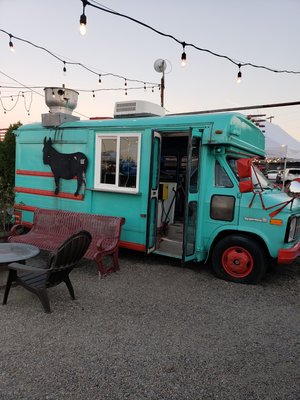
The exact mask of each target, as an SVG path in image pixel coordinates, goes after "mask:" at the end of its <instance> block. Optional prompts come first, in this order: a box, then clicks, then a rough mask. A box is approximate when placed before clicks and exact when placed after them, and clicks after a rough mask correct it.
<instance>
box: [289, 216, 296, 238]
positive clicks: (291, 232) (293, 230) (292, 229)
mask: <svg viewBox="0 0 300 400" xmlns="http://www.w3.org/2000/svg"><path fill="white" fill-rule="evenodd" d="M296 227H297V218H296V217H292V218H290V221H289V226H288V237H287V241H288V242H292V241H293V240H294V239H295V233H296Z"/></svg>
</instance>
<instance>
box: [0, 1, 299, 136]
mask: <svg viewBox="0 0 300 400" xmlns="http://www.w3.org/2000/svg"><path fill="white" fill-rule="evenodd" d="M103 1H104V3H100V2H99V1H98V2H96V1H92V0H90V3H93V4H96V5H101V6H102V7H105V8H108V9H111V10H114V11H116V12H118V13H121V14H125V15H127V16H129V17H131V18H134V19H136V20H139V21H141V22H143V23H145V24H147V25H149V26H151V27H152V28H154V29H156V30H158V31H160V32H162V33H165V34H167V35H171V36H173V37H174V38H176V39H178V41H179V42H186V43H191V44H193V45H195V46H197V47H200V48H202V49H208V50H210V51H211V52H214V53H217V54H220V55H224V56H227V57H229V58H231V59H232V60H234V61H235V62H237V63H252V64H255V65H261V66H265V67H268V68H271V69H275V70H279V69H280V70H292V71H297V72H300V55H299V49H298V46H297V45H298V42H299V37H300V24H299V16H300V0H284V1H283V0H264V1H261V0H251V1H249V0H226V1H224V0H209V1H207V0H186V1H182V0H164V1H161V0H152V1H146V0H126V1H124V0H103ZM81 14H82V2H81V0H51V1H49V0H26V1H24V0H0V30H4V31H6V32H8V33H10V34H12V35H13V36H15V37H19V38H21V39H24V40H27V41H29V42H31V43H33V44H34V45H36V46H41V47H44V48H45V49H47V50H48V51H50V52H51V53H53V54H55V55H56V56H57V57H58V58H60V59H62V60H65V61H67V62H75V63H81V64H83V65H84V66H85V67H87V68H89V69H91V70H93V71H94V72H96V73H91V72H89V71H88V70H86V69H85V68H81V67H79V66H78V65H69V64H67V65H66V68H67V71H66V74H64V73H63V66H64V65H63V63H62V62H61V61H60V60H58V59H56V58H55V57H53V56H51V55H50V54H49V53H47V52H46V51H43V50H41V49H38V48H36V47H34V46H32V45H30V44H28V43H25V42H23V41H19V40H17V39H16V38H14V37H13V38H12V41H13V44H14V47H15V52H11V51H10V50H9V45H8V44H9V36H8V35H7V34H5V33H4V32H2V31H0V92H1V94H0V128H7V127H8V126H9V125H10V124H13V123H16V122H18V121H21V123H22V124H27V123H32V122H39V121H40V120H41V114H42V113H47V112H48V107H47V106H46V104H45V101H44V91H43V88H44V87H60V86H62V85H63V84H64V85H65V87H67V88H70V89H75V90H78V91H79V97H78V106H77V108H76V110H75V113H74V114H76V113H77V114H76V115H78V116H80V117H81V119H87V118H89V117H111V116H113V113H114V106H115V103H116V102H118V101H128V100H147V101H150V102H153V103H156V104H160V100H161V99H160V91H159V90H158V88H157V85H158V84H159V83H160V81H161V77H162V75H161V73H158V72H156V71H155V70H154V67H153V65H154V62H155V60H157V59H164V60H166V64H167V69H166V72H165V92H164V106H165V109H166V112H167V113H180V112H190V111H202V110H211V109H220V108H231V107H244V106H257V105H264V104H275V103H286V102H295V101H300V74H287V73H275V72H270V71H267V70H265V69H261V68H253V67H250V66H244V67H242V68H241V72H242V81H241V83H239V84H238V83H237V82H236V77H237V73H238V67H237V66H236V65H235V64H234V63H232V62H230V61H228V60H227V59H225V58H223V57H217V56H214V55H212V54H210V53H209V52H205V51H199V50H196V49H195V48H193V47H191V46H186V48H185V52H186V56H187V65H186V66H185V67H184V68H183V67H182V66H181V63H180V61H181V60H180V59H181V53H182V45H181V44H180V43H177V42H176V41H175V40H173V39H172V38H170V37H166V36H162V35H159V34H157V33H155V32H154V31H153V30H151V29H148V28H146V27H144V26H141V25H140V24H137V23H135V22H133V21H131V20H128V19H125V18H121V17H119V16H116V15H112V14H110V13H107V12H104V11H101V10H98V9H96V8H94V7H91V6H89V5H87V6H86V9H85V14H86V16H87V26H86V28H87V33H86V35H85V36H81V35H80V33H79V18H80V15H81ZM97 74H101V75H105V74H114V75H119V76H121V78H117V77H112V76H101V81H102V82H101V85H99V83H98V75H97ZM124 77H125V78H127V79H128V81H127V89H128V90H127V95H125V88H126V87H125V80H124ZM130 79H132V80H138V81H141V82H142V83H138V82H130V81H129V80H130ZM143 82H150V83H151V84H149V85H148V84H147V85H146V86H147V89H146V90H144V84H143ZM152 84H153V85H152ZM152 87H154V88H153V89H152ZM133 88H134V89H133ZM99 89H101V91H99ZM104 89H107V90H104ZM118 89H120V90H118ZM93 91H94V94H95V97H93ZM22 92H23V93H24V97H22ZM18 94H19V97H18ZM3 107H4V108H5V109H6V110H7V111H6V113H5V112H4V108H3ZM9 110H10V111H9ZM244 113H246V114H249V113H251V114H257V115H259V114H266V116H267V117H273V118H272V119H271V120H272V122H273V123H275V124H277V125H279V126H280V127H281V128H282V129H284V130H285V131H286V132H288V133H289V134H290V135H291V136H293V137H294V138H296V139H297V140H300V106H299V105H298V106H290V107H278V108H268V109H260V108H256V109H254V110H250V111H249V112H247V111H244Z"/></svg>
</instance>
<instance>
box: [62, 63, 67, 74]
mask: <svg viewBox="0 0 300 400" xmlns="http://www.w3.org/2000/svg"><path fill="white" fill-rule="evenodd" d="M63 73H64V75H65V74H66V73H67V68H66V62H65V61H64V67H63Z"/></svg>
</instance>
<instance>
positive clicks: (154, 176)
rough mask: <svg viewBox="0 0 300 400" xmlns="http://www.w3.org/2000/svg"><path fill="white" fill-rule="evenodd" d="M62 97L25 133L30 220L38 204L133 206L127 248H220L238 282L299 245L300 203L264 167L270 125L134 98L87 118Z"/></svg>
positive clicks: (124, 213)
mask: <svg viewBox="0 0 300 400" xmlns="http://www.w3.org/2000/svg"><path fill="white" fill-rule="evenodd" d="M51 90H52V93H53V94H56V95H57V97H59V96H61V95H59V94H57V93H58V92H59V90H61V91H64V96H66V93H67V90H68V89H66V90H64V89H63V90H62V89H58V88H55V89H53V88H51ZM64 101H66V100H64ZM61 108H62V107H61ZM61 108H60V109H58V110H55V109H53V108H52V110H51V108H50V113H49V114H44V118H42V123H36V124H31V125H25V126H22V127H20V128H19V129H18V130H17V131H16V133H15V134H16V179H15V185H16V187H15V193H16V197H15V203H16V204H15V215H16V218H17V221H18V222H22V223H25V224H27V226H28V227H30V225H31V223H32V220H33V211H34V210H35V209H36V208H37V207H38V208H49V209H62V210H70V211H75V212H76V211H77V212H85V213H91V214H103V215H112V216H120V217H125V219H126V223H125V225H124V226H123V229H122V236H121V246H122V247H126V248H129V249H133V250H138V251H142V252H146V253H157V254H162V255H166V256H170V257H175V258H179V259H182V261H183V262H188V261H196V262H200V261H207V260H208V259H210V260H211V265H212V268H213V270H214V272H215V273H216V275H217V276H218V277H220V278H222V279H226V280H230V281H234V282H240V283H256V282H258V281H259V280H260V279H262V278H263V276H264V274H265V272H266V269H267V266H268V263H269V262H270V261H272V260H273V261H274V260H276V261H277V262H278V263H281V264H284V263H291V262H293V261H294V260H295V259H296V258H297V257H298V255H299V254H300V242H299V235H300V230H299V229H300V202H299V200H298V199H297V198H296V197H291V196H289V195H288V194H287V193H285V192H283V191H281V190H280V189H279V188H276V187H275V186H274V185H272V184H271V183H270V182H269V181H268V180H267V179H266V178H265V177H264V175H263V174H262V173H261V172H260V171H259V169H258V168H256V167H254V165H253V163H252V160H253V159H254V158H262V157H264V145H265V141H264V135H263V133H262V132H261V130H260V129H259V128H258V127H256V126H255V125H254V124H253V123H252V122H251V121H249V120H248V119H247V117H245V116H244V115H242V114H238V113H216V114H194V115H190V114H189V115H170V116H164V115H162V114H163V112H162V111H161V110H160V107H158V106H155V105H152V104H151V103H147V102H134V101H133V102H121V103H117V105H116V108H115V116H114V118H111V119H110V118H106V119H93V120H85V121H81V120H76V119H75V118H73V116H72V115H71V114H70V110H69V109H68V110H67V112H65V111H66V110H63V109H61ZM154 114H156V115H154ZM42 117H43V115H42ZM51 118H53V120H52V121H51ZM64 120H66V121H67V122H63V121H64ZM47 148H48V150H47ZM51 149H52V150H53V151H54V153H53V152H52V153H50V152H49V151H50V150H51ZM51 154H52V155H53V154H55V155H56V158H55V157H54V158H53V159H51V157H50V155H51ZM66 155H67V156H69V158H70V157H71V158H73V159H74V160H75V161H76V162H77V163H78V164H79V165H81V167H82V169H81V170H80V172H78V171H77V172H76V169H75V170H74V171H73V170H72V171H69V170H70V168H71V167H70V164H66V163H64V161H63V160H64V157H65V156H66ZM47 157H48V159H47ZM59 170H60V171H61V172H59ZM67 170H68V171H67ZM82 174H83V177H82V179H81V180H78V179H77V181H76V177H77V178H78V176H79V175H82ZM64 178H65V179H64ZM71 178H72V179H71ZM77 189H78V190H77Z"/></svg>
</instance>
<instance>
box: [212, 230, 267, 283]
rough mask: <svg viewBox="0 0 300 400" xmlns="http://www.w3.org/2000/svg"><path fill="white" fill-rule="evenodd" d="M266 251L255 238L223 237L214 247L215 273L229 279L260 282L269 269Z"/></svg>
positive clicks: (213, 265) (232, 280) (242, 281)
mask: <svg viewBox="0 0 300 400" xmlns="http://www.w3.org/2000/svg"><path fill="white" fill-rule="evenodd" d="M266 263H267V258H266V254H265V251H264V250H263V249H262V247H261V246H260V245H259V244H258V243H257V242H255V241H254V240H253V239H251V238H248V237H246V236H240V235H232V236H228V237H225V238H223V239H221V240H220V241H219V242H218V243H217V244H216V246H215V247H214V249H213V253H212V267H213V270H214V272H215V274H216V275H217V276H218V277H219V278H221V279H225V280H227V281H231V282H237V283H258V282H259V281H260V280H261V279H262V278H263V277H264V275H265V273H266V269H267V264H266Z"/></svg>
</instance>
